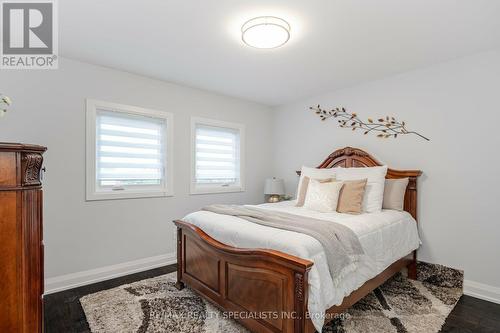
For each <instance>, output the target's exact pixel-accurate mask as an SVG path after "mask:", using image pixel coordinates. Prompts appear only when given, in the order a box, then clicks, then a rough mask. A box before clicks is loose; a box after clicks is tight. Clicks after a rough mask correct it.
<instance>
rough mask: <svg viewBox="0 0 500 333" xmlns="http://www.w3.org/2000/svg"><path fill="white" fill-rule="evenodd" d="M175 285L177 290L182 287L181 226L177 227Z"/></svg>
mask: <svg viewBox="0 0 500 333" xmlns="http://www.w3.org/2000/svg"><path fill="white" fill-rule="evenodd" d="M175 287H176V288H177V289H179V290H182V289H184V282H182V228H181V227H177V282H176V283H175Z"/></svg>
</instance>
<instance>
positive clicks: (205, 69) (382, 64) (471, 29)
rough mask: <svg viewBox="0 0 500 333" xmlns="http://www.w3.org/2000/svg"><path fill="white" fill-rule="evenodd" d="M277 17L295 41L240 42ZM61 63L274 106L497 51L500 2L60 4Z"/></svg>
mask: <svg viewBox="0 0 500 333" xmlns="http://www.w3.org/2000/svg"><path fill="white" fill-rule="evenodd" d="M260 15H275V16H279V17H281V18H283V19H285V20H287V21H288V22H289V23H290V25H291V29H292V30H291V39H290V41H289V43H288V44H286V45H285V46H283V47H281V48H278V49H273V50H258V49H253V48H250V47H248V46H246V45H244V44H243V43H242V42H241V40H240V30H239V29H240V27H241V25H242V24H243V23H244V22H245V21H246V20H247V19H249V18H252V17H255V16H260ZM59 20H60V28H59V31H60V50H61V55H62V56H65V57H68V58H74V59H78V60H82V61H86V62H90V63H94V64H99V65H104V66H108V67H112V68H117V69H121V70H125V71H129V72H133V73H138V74H142V75H146V76H150V77H154V78H158V79H161V80H165V81H171V82H176V83H180V84H184V85H187V86H192V87H197V88H201V89H205V90H209V91H213V92H218V93H221V94H225V95H230V96H235V97H240V98H243V99H247V100H252V101H256V102H260V103H264V104H268V105H278V104H283V103H287V102H291V101H293V100H297V99H299V98H303V97H308V96H311V95H315V94H319V93H322V92H326V91H331V90H335V89H338V88H341V87H345V86H349V85H353V84H356V83H359V82H363V81H367V80H372V79H376V78H379V77H383V76H387V75H391V74H395V73H398V72H402V71H406V70H410V69H413V68H418V67H424V66H428V65H431V64H434V63H437V62H441V61H445V60H449V59H452V58H456V57H460V56H465V55H468V54H473V53H476V52H481V51H485V50H489V49H493V48H497V47H500V1H498V0H439V1H436V0H377V1H373V0H307V1H306V0H274V1H271V0H246V1H243V0H143V1H139V0H106V1H103V0H85V1H83V0H63V1H59Z"/></svg>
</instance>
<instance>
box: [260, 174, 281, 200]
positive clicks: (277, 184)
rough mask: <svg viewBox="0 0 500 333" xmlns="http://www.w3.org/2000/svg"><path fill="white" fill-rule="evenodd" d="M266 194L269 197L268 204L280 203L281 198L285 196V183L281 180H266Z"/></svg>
mask: <svg viewBox="0 0 500 333" xmlns="http://www.w3.org/2000/svg"><path fill="white" fill-rule="evenodd" d="M264 194H267V195H269V198H268V200H267V201H268V202H279V201H280V196H282V195H284V194H285V182H284V181H283V179H279V178H275V177H273V178H268V179H266V185H265V187H264Z"/></svg>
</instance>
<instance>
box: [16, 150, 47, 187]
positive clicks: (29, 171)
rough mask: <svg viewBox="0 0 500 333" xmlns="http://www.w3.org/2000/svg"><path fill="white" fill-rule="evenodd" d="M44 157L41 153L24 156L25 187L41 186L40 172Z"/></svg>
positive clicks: (23, 178)
mask: <svg viewBox="0 0 500 333" xmlns="http://www.w3.org/2000/svg"><path fill="white" fill-rule="evenodd" d="M42 163H43V157H42V154H39V153H24V154H23V155H22V169H21V170H22V184H23V185H25V186H30V185H41V184H42V183H41V181H40V171H41V169H42Z"/></svg>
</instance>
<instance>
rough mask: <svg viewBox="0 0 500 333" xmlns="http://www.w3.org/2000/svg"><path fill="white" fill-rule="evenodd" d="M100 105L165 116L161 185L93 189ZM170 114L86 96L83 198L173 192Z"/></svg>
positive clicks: (118, 109) (129, 111)
mask: <svg viewBox="0 0 500 333" xmlns="http://www.w3.org/2000/svg"><path fill="white" fill-rule="evenodd" d="M99 108H102V109H105V110H109V111H118V112H123V113H128V114H135V115H141V116H150V117H155V118H161V119H166V122H167V134H166V139H167V145H166V150H167V153H166V154H165V155H166V156H165V159H166V162H165V174H164V178H165V185H164V187H163V188H161V189H154V190H152V189H137V190H125V191H119V192H117V191H109V192H107V191H106V192H104V191H97V188H96V187H97V186H96V118H97V109H99ZM173 119H174V117H173V114H172V113H170V112H165V111H159V110H152V109H145V108H141V107H137V106H131V105H124V104H117V103H110V102H104V101H98V100H94V99H87V100H86V120H87V123H86V200H87V201H94V200H113V199H132V198H152V197H166V196H173V195H174V191H173V186H174V184H173V178H174V177H173V165H174V163H173V138H174V135H173V131H174V124H173Z"/></svg>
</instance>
